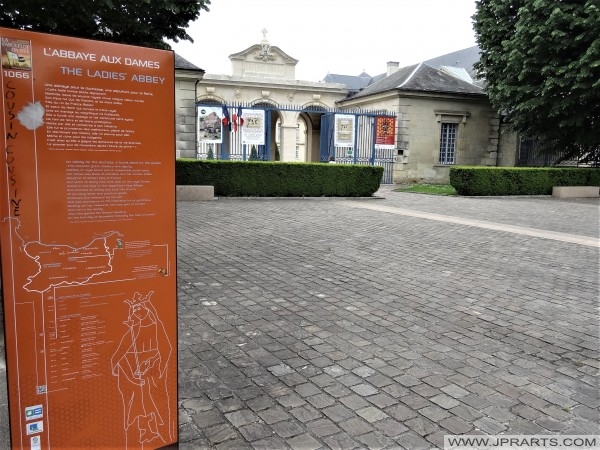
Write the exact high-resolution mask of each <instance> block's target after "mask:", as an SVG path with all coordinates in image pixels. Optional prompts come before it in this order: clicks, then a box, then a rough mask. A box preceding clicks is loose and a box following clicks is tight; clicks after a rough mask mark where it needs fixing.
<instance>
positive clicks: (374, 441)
mask: <svg viewBox="0 0 600 450" xmlns="http://www.w3.org/2000/svg"><path fill="white" fill-rule="evenodd" d="M356 440H357V441H359V442H362V443H363V444H364V445H366V447H367V448H373V449H380V448H390V447H391V446H392V445H394V441H393V440H391V439H389V438H388V437H387V436H385V435H384V434H382V433H379V432H378V431H373V432H371V433H367V434H363V435H362V436H358V437H357V438H356Z"/></svg>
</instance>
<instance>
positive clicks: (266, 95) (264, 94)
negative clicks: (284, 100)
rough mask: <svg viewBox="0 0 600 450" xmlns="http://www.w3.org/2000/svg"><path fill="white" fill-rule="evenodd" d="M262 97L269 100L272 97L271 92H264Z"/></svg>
mask: <svg viewBox="0 0 600 450" xmlns="http://www.w3.org/2000/svg"><path fill="white" fill-rule="evenodd" d="M261 95H262V97H263V98H268V97H269V96H270V95H271V91H262V92H261Z"/></svg>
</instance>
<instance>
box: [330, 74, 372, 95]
mask: <svg viewBox="0 0 600 450" xmlns="http://www.w3.org/2000/svg"><path fill="white" fill-rule="evenodd" d="M371 80H372V77H371V75H369V74H366V73H364V72H363V73H361V74H360V75H358V76H356V75H339V74H336V73H328V74H327V75H326V76H325V78H323V82H325V83H340V84H343V85H345V86H346V88H347V89H348V90H349V91H351V92H358V91H360V90H361V89H364V88H366V87H367V86H368V85H369V84H370V83H371Z"/></svg>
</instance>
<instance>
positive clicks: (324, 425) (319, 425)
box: [306, 419, 342, 437]
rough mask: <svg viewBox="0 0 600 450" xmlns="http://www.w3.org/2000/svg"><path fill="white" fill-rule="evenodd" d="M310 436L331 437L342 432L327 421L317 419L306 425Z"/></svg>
mask: <svg viewBox="0 0 600 450" xmlns="http://www.w3.org/2000/svg"><path fill="white" fill-rule="evenodd" d="M306 426H307V427H308V429H309V430H310V432H311V433H312V434H314V435H315V436H317V437H324V436H331V435H333V434H337V433H340V432H341V431H342V430H341V429H340V428H339V427H338V426H337V425H336V424H335V423H333V422H332V421H331V420H329V419H317V420H313V421H312V422H308V423H307V424H306Z"/></svg>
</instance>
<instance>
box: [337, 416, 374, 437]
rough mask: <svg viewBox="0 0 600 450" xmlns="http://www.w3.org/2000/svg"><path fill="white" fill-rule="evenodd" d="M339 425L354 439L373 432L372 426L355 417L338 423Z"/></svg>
mask: <svg viewBox="0 0 600 450" xmlns="http://www.w3.org/2000/svg"><path fill="white" fill-rule="evenodd" d="M338 425H339V427H340V428H342V429H343V430H344V431H345V432H346V433H348V434H349V435H350V436H353V437H356V436H360V435H361V434H365V433H369V432H370V431H373V426H372V425H370V424H368V423H367V422H366V421H364V420H363V419H361V418H358V417H353V418H351V419H348V420H345V421H343V422H340V423H338Z"/></svg>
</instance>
